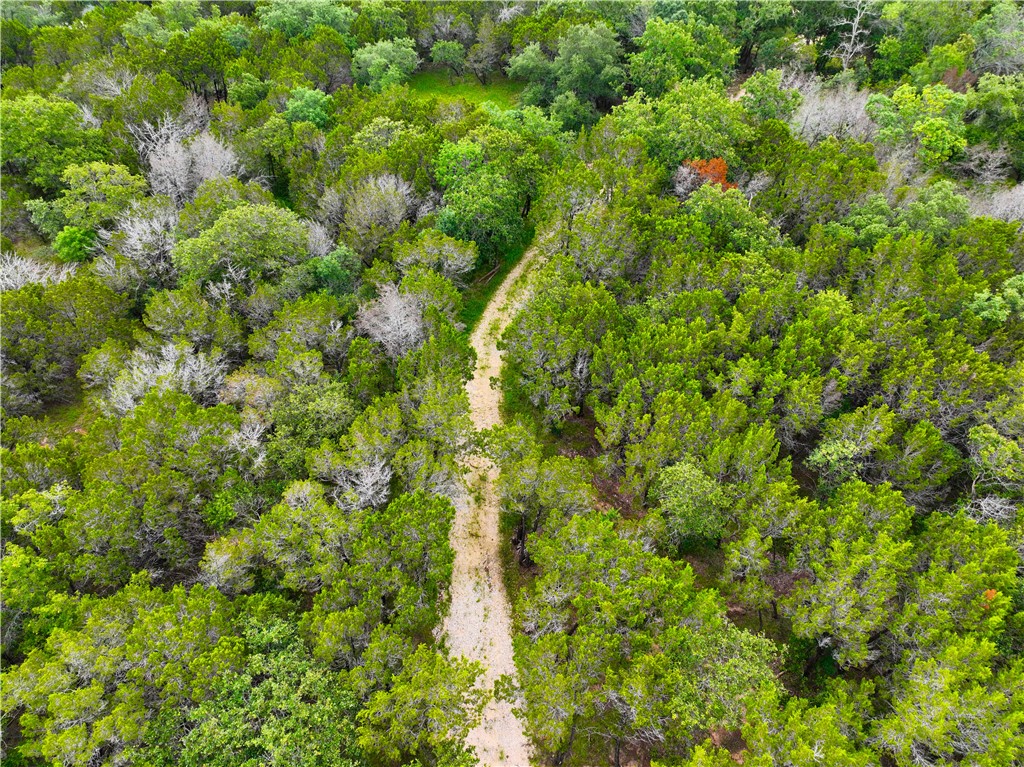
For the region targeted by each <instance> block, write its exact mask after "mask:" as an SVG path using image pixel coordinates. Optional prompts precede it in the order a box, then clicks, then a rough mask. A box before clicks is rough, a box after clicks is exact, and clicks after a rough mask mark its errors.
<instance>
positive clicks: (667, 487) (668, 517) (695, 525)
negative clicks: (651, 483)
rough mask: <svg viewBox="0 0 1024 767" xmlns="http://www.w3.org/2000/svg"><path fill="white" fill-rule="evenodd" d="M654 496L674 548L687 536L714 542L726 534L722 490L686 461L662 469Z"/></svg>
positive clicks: (723, 492) (725, 501)
mask: <svg viewBox="0 0 1024 767" xmlns="http://www.w3.org/2000/svg"><path fill="white" fill-rule="evenodd" d="M653 493H654V495H655V496H656V497H657V498H658V501H659V503H660V507H661V513H662V516H663V517H664V518H665V523H666V526H667V528H668V531H669V535H670V536H671V540H672V542H673V543H674V544H675V545H677V546H678V545H679V544H680V543H681V542H682V541H683V540H684V539H686V538H690V537H693V538H709V539H712V540H714V539H717V538H721V537H722V535H723V533H724V532H725V526H726V519H725V508H726V505H727V498H728V497H727V495H726V493H725V491H724V490H723V489H722V487H721V486H720V485H719V484H718V483H717V482H715V480H713V479H712V478H711V477H709V476H708V475H707V474H705V473H704V472H703V471H702V470H701V469H700V468H699V467H698V466H695V465H694V464H692V463H690V462H689V461H681V462H679V463H676V464H673V465H672V466H667V467H665V468H664V469H662V470H661V472H660V473H659V474H658V479H657V480H656V482H655V488H654V490H653Z"/></svg>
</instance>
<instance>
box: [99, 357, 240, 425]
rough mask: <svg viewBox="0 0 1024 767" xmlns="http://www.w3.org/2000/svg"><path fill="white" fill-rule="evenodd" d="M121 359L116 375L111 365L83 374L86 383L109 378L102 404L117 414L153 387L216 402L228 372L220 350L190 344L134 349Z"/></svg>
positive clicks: (199, 399)
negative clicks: (194, 348)
mask: <svg viewBox="0 0 1024 767" xmlns="http://www.w3.org/2000/svg"><path fill="white" fill-rule="evenodd" d="M122 362H123V364H124V366H123V368H122V369H121V370H120V372H118V373H117V374H116V375H112V371H111V370H109V369H103V370H99V369H96V370H95V371H94V374H93V376H92V377H90V376H89V375H88V374H87V375H85V376H83V378H84V379H85V380H86V383H87V385H93V386H95V385H102V383H103V382H105V381H109V384H108V385H107V387H106V392H105V394H104V395H103V397H102V400H101V406H102V407H103V409H104V410H106V411H107V412H110V413H116V414H118V415H124V414H125V413H128V412H130V411H131V410H133V409H134V408H135V406H136V405H138V404H139V402H141V401H142V399H143V397H145V396H146V394H148V393H149V392H150V391H152V390H153V389H156V390H158V391H179V392H182V393H184V394H188V395H189V396H191V397H193V398H194V399H195V400H196V401H197V402H200V403H203V404H213V403H214V402H216V392H217V390H218V389H219V388H220V387H221V384H222V383H223V382H224V374H225V373H226V372H227V368H226V365H225V364H224V362H223V361H222V360H221V357H220V355H219V354H205V353H203V352H194V351H192V349H191V347H190V345H189V344H165V345H164V346H162V347H160V348H158V349H157V350H156V351H147V350H145V349H141V348H139V349H135V350H134V351H132V353H131V355H130V356H129V357H128V359H127V360H124V361H122ZM117 363H118V361H117V360H115V359H111V360H107V361H106V362H105V363H104V365H109V366H110V367H114V366H116V365H117ZM94 367H95V368H99V367H101V366H99V365H95V364H94Z"/></svg>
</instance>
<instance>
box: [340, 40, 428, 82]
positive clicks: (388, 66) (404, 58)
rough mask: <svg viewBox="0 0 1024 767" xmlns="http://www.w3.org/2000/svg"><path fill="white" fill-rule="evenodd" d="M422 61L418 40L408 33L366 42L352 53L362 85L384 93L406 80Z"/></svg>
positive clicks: (354, 70) (354, 68) (355, 69)
mask: <svg viewBox="0 0 1024 767" xmlns="http://www.w3.org/2000/svg"><path fill="white" fill-rule="evenodd" d="M419 65H420V59H419V56H417V55H416V48H415V43H414V42H413V41H412V40H411V39H410V38H408V37H402V38H397V39H394V40H381V41H380V42H377V43H370V44H369V45H365V46H363V47H362V48H360V49H359V50H357V51H356V52H355V55H353V57H352V74H353V75H354V76H355V79H356V82H357V83H359V84H360V85H367V86H369V87H370V89H371V90H373V91H375V92H376V93H380V92H381V91H382V90H384V89H385V88H387V87H389V86H391V85H399V84H400V83H403V82H405V81H406V80H407V79H408V78H409V75H411V74H412V73H413V72H414V71H415V69H416V67H418V66H419Z"/></svg>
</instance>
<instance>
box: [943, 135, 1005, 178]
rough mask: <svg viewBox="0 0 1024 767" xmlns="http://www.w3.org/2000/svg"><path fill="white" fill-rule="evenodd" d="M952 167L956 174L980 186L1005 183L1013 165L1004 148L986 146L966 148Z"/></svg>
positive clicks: (978, 145) (976, 145) (979, 145)
mask: <svg viewBox="0 0 1024 767" xmlns="http://www.w3.org/2000/svg"><path fill="white" fill-rule="evenodd" d="M954 167H955V168H956V170H957V172H958V173H960V174H962V175H964V176H966V177H967V178H971V179H973V180H974V181H976V182H977V183H979V184H982V185H988V184H998V183H1000V182H1002V181H1006V179H1008V178H1009V177H1010V173H1011V172H1012V171H1013V163H1012V162H1011V160H1010V153H1009V151H1008V150H1007V149H1006V147H1005V146H997V147H992V146H989V145H988V144H975V145H973V146H969V147H967V148H966V149H965V150H964V157H963V159H962V160H960V161H959V162H957V163H956V164H955V165H954Z"/></svg>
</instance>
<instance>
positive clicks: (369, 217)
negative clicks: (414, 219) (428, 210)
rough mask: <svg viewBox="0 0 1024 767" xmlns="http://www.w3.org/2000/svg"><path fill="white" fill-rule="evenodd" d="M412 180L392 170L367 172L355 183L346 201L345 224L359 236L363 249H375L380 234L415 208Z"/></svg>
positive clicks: (403, 218)
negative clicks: (397, 174)
mask: <svg viewBox="0 0 1024 767" xmlns="http://www.w3.org/2000/svg"><path fill="white" fill-rule="evenodd" d="M416 204H417V200H416V195H415V192H414V190H413V186H412V184H410V183H409V182H408V181H406V180H405V179H403V178H402V177H401V176H396V175H395V174H393V173H384V174H381V175H378V176H370V177H369V178H367V179H364V180H363V181H362V182H361V183H359V184H357V185H356V186H355V187H354V188H353V189H352V190H351V191H350V192H349V194H348V197H347V199H346V201H345V225H346V226H347V227H348V228H349V229H352V230H353V231H354V232H355V233H356V235H357V236H358V237H359V239H360V241H361V243H362V247H361V250H363V251H364V252H370V251H373V250H375V249H376V247H377V245H378V244H379V240H380V238H381V237H383V236H385V235H387V234H390V233H391V232H394V231H395V230H396V229H398V226H399V224H401V223H402V221H404V220H405V219H406V218H408V217H409V215H410V213H412V211H414V210H415V209H416Z"/></svg>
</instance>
